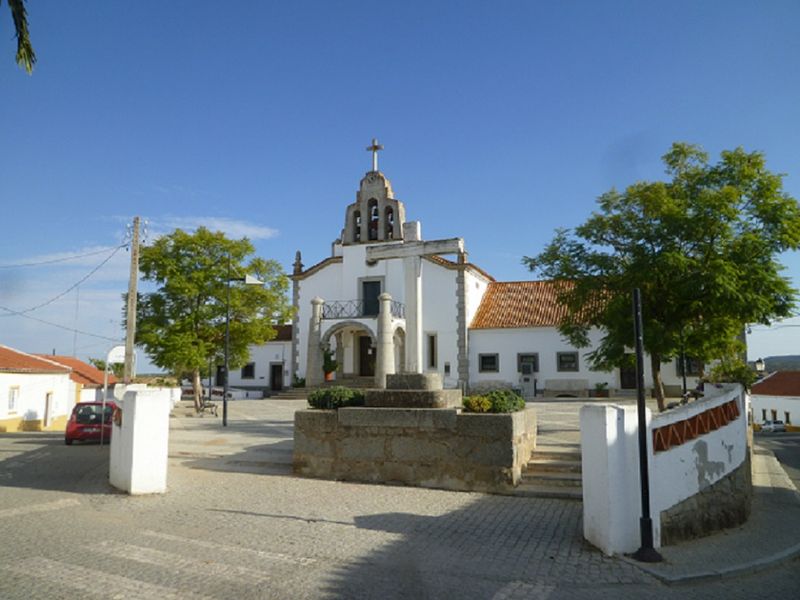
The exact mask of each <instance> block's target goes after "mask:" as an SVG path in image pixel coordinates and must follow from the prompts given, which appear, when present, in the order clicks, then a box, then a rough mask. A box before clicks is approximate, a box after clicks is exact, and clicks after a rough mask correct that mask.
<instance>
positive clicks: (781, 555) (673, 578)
mask: <svg viewBox="0 0 800 600" xmlns="http://www.w3.org/2000/svg"><path fill="white" fill-rule="evenodd" d="M756 455H759V456H762V457H764V458H765V459H766V460H769V459H770V458H771V459H772V461H771V462H774V463H775V464H776V465H777V466H778V468H779V469H780V474H779V475H778V479H780V480H781V481H780V482H781V483H783V484H784V486H783V487H785V488H786V489H788V490H791V491H793V493H794V496H795V498H796V499H797V500H798V501H800V491H798V490H797V488H796V487H795V485H794V483H793V482H792V480H791V479H790V478H789V476H788V475H787V474H786V471H785V470H784V468H783V466H782V465H781V464H780V462H779V461H778V459H777V458H776V457H775V453H774V452H772V450H770V449H769V448H766V447H764V446H760V447H759V448H758V449H757V450H756V449H755V448H754V449H753V457H755V456H756ZM754 478H755V474H754ZM773 487H774V486H773ZM799 556H800V543H797V544H794V545H792V546H789V547H788V548H786V549H784V550H780V551H778V552H775V553H773V554H770V555H768V556H764V557H761V558H757V559H754V560H752V561H749V562H746V563H741V564H738V565H734V566H731V567H725V568H722V569H715V570H711V571H699V572H696V573H688V574H684V575H667V574H665V573H662V572H659V570H658V569H656V568H653V567H649V566H647V564H646V563H641V562H639V561H637V560H634V559H633V558H631V557H630V556H620V557H619V558H621V559H622V560H623V561H625V562H626V563H628V564H630V565H631V566H634V567H636V568H637V569H639V570H640V571H643V572H644V573H647V574H648V575H650V576H652V577H655V578H656V579H658V580H659V581H661V582H662V583H665V584H667V585H682V584H689V583H697V582H701V581H710V580H721V579H727V578H730V577H739V576H741V575H752V574H754V573H759V572H761V571H765V570H767V569H770V568H772V567H775V566H778V565H780V564H783V563H785V562H789V561H791V560H793V559H795V558H797V557H799Z"/></svg>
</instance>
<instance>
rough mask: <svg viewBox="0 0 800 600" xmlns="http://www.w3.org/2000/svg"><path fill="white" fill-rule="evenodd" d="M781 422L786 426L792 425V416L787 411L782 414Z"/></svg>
mask: <svg viewBox="0 0 800 600" xmlns="http://www.w3.org/2000/svg"><path fill="white" fill-rule="evenodd" d="M783 422H784V423H786V424H787V425H791V424H792V415H790V414H789V412H788V411H784V412H783Z"/></svg>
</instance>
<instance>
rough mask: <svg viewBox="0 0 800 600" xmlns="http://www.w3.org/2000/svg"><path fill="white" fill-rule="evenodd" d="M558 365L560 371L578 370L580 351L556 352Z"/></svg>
mask: <svg viewBox="0 0 800 600" xmlns="http://www.w3.org/2000/svg"><path fill="white" fill-rule="evenodd" d="M556 365H557V366H558V370H559V371H578V370H579V369H578V353H577V352H556Z"/></svg>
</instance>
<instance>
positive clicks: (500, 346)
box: [469, 327, 619, 390]
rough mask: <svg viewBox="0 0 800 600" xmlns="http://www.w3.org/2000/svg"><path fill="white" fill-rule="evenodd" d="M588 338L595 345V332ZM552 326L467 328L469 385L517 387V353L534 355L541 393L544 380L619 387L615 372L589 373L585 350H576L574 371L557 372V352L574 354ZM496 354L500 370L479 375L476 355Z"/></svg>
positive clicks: (518, 376)
mask: <svg viewBox="0 0 800 600" xmlns="http://www.w3.org/2000/svg"><path fill="white" fill-rule="evenodd" d="M590 339H591V341H592V342H594V343H596V342H597V341H598V340H599V339H600V332H599V331H592V332H591V333H590ZM574 351H575V349H574V348H573V347H572V346H570V344H569V342H568V341H567V340H565V339H564V338H563V337H562V336H561V334H560V333H559V332H558V330H557V329H556V328H555V327H536V328H519V329H470V330H469V361H470V383H471V384H475V383H478V382H481V381H505V382H508V383H509V384H511V385H513V386H517V385H519V381H520V379H519V378H520V373H519V372H518V371H517V354H519V353H524V354H530V353H538V354H539V372H538V373H536V380H537V388H538V389H539V390H542V389H543V388H544V386H545V381H546V380H548V379H563V380H566V379H585V380H587V381H588V387H589V388H593V387H594V385H595V384H596V383H600V382H606V383H608V385H609V388H612V389H613V388H616V387H618V386H619V372H618V370H614V371H612V372H608V373H607V372H603V371H591V370H590V369H589V366H588V361H587V360H586V358H585V356H584V355H585V354H586V352H587V350H585V349H584V350H579V351H578V354H579V359H578V367H579V370H578V371H563V372H562V371H558V369H557V364H556V353H557V352H574ZM495 353H497V354H499V355H500V356H499V358H500V370H499V372H497V373H491V372H490V373H480V372H479V367H480V362H479V360H478V357H479V355H480V354H495Z"/></svg>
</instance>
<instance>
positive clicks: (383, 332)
mask: <svg viewBox="0 0 800 600" xmlns="http://www.w3.org/2000/svg"><path fill="white" fill-rule="evenodd" d="M378 300H379V301H380V311H379V312H378V347H377V349H376V355H375V387H376V388H378V389H381V390H385V389H386V376H387V375H393V374H394V336H393V335H392V297H391V296H390V295H389V294H387V293H386V292H384V293H383V294H381V295H380V296H378Z"/></svg>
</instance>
